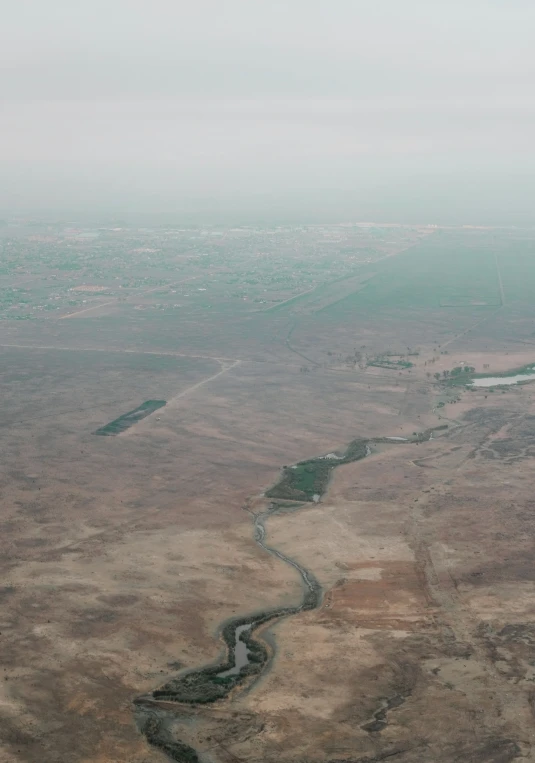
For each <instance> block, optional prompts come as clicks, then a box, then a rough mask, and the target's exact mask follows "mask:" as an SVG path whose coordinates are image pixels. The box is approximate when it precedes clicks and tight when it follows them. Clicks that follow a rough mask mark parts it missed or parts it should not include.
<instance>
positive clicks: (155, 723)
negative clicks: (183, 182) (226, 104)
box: [0, 220, 535, 763]
mask: <svg viewBox="0 0 535 763" xmlns="http://www.w3.org/2000/svg"><path fill="white" fill-rule="evenodd" d="M1 237H2V238H1V239H0V242H1V251H2V260H1V272H0V278H1V279H2V285H3V294H4V299H3V302H2V303H1V305H0V318H1V320H0V361H1V362H0V391H1V394H2V399H3V402H4V405H3V406H2V413H1V424H2V426H1V428H0V437H1V438H2V453H3V458H2V467H1V470H0V484H1V487H2V511H1V516H0V523H1V533H0V542H1V545H2V555H1V559H2V562H1V564H2V586H1V587H0V601H1V604H2V614H1V628H0V631H1V634H0V639H1V644H2V671H3V675H2V682H1V684H0V685H1V689H0V761H1V763H4V761H5V763H43V761H50V762H51V763H52V762H54V763H55V762H56V761H67V760H68V761H71V762H72V763H149V762H150V763H153V761H154V763H164V762H165V761H169V760H173V761H179V762H183V763H184V762H186V761H187V763H196V762H199V763H235V762H236V761H247V762H248V763H265V762H267V763H269V762H270V761H272V762H273V763H275V761H276V762H277V763H285V762H286V761H287V763H310V762H314V763H376V762H377V763H378V762H379V761H385V760H393V761H396V763H398V762H399V763H429V761H436V762H437V763H459V762H460V761H465V760H466V761H472V763H509V762H513V761H520V762H522V761H526V763H527V761H532V760H534V759H535V731H534V728H535V726H534V710H533V664H534V663H535V637H534V628H535V625H534V623H535V620H534V609H533V600H534V595H535V577H534V574H533V570H534V569H535V566H534V561H535V560H534V550H533V542H532V539H533V535H534V533H535V525H534V523H535V519H534V516H535V515H534V513H533V496H532V493H533V489H532V488H533V486H532V477H531V475H532V472H533V459H534V458H535V437H534V434H533V432H534V429H533V423H534V421H535V386H533V385H534V384H535V382H533V383H532V382H531V380H530V379H525V380H524V381H523V382H522V383H519V384H511V385H509V386H507V385H501V384H498V385H497V387H496V389H492V388H485V387H482V386H481V387H479V386H477V385H473V384H472V382H474V381H477V380H480V379H485V378H487V377H492V378H497V379H506V378H507V377H510V376H511V375H514V374H517V373H521V374H522V373H524V372H529V371H530V369H533V367H534V366H535V320H534V316H533V306H532V302H533V296H532V295H533V289H532V284H533V283H534V282H535V235H534V234H533V232H532V231H528V230H524V231H521V230H504V229H501V230H489V229H485V230H483V229H441V228H430V227H425V226H389V225H370V224H366V225H364V224H361V225H357V224H355V225H340V226H334V225H332V226H302V227H278V228H275V227H273V228H270V229H268V228H265V229H263V228H255V229H253V228H229V229H228V230H225V229H217V230H215V229H210V228H206V229H202V230H201V229H189V228H188V229H182V228H179V227H177V228H173V229H171V228H166V229H163V228H162V229H154V230H148V229H134V228H117V229H111V228H99V229H94V230H86V229H83V228H78V227H76V226H74V224H72V225H71V224H70V225H69V227H67V226H66V225H59V224H58V223H54V224H50V225H46V226H43V225H42V224H41V223H39V224H38V223H35V224H33V223H32V224H30V223H29V222H28V221H20V220H19V221H12V222H11V223H10V224H9V225H7V226H4V227H3V228H2V232H1ZM465 369H468V370H465ZM525 375H528V374H525ZM491 392H492V394H490V393H491ZM95 434H104V435H108V436H95ZM109 435H112V436H109Z"/></svg>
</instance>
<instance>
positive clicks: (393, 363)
mask: <svg viewBox="0 0 535 763" xmlns="http://www.w3.org/2000/svg"><path fill="white" fill-rule="evenodd" d="M417 354H418V353H417V352H416V353H414V352H413V353H411V355H417ZM367 365H368V366H373V367H375V368H390V369H395V370H396V371H399V369H400V368H412V367H413V366H414V363H411V361H410V360H403V359H401V358H400V359H399V360H392V359H391V358H389V357H387V356H384V355H382V356H379V357H377V358H373V360H369V361H368V363H367Z"/></svg>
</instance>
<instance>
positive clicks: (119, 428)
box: [93, 400, 166, 437]
mask: <svg viewBox="0 0 535 763" xmlns="http://www.w3.org/2000/svg"><path fill="white" fill-rule="evenodd" d="M165 403H166V401H165V400H146V401H145V402H144V403H142V404H141V405H140V406H138V407H137V408H135V409H134V410H133V411H129V412H128V413H124V414H123V415H122V416H119V418H118V419H114V421H110V423H109V424H106V425H105V426H103V427H100V429H97V430H96V431H95V432H93V434H98V435H104V436H105V437H113V436H114V435H118V434H121V432H124V431H126V430H127V429H129V428H130V427H131V426H133V425H134V424H136V423H137V422H138V421H141V419H144V418H145V417H146V416H150V414H151V413H154V411H157V410H158V408H162V407H163V406H164V405H165Z"/></svg>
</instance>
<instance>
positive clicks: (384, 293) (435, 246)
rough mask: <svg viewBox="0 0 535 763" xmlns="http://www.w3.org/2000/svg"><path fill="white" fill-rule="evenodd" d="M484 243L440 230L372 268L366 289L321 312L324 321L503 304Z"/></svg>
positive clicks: (492, 259) (494, 270)
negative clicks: (417, 309)
mask: <svg viewBox="0 0 535 763" xmlns="http://www.w3.org/2000/svg"><path fill="white" fill-rule="evenodd" d="M488 244H489V242H488V241H487V240H486V239H471V238H470V237H469V236H468V235H467V234H460V233H449V232H448V233H446V232H438V233H436V234H434V235H433V236H431V237H429V238H426V239H424V240H423V241H421V242H420V243H418V244H416V245H415V246H413V247H412V248H411V249H409V250H407V251H406V252H404V253H403V254H401V255H398V256H397V257H392V258H389V259H388V260H384V261H383V262H381V263H378V264H377V265H376V273H375V275H374V276H373V278H371V279H370V280H369V281H368V282H367V283H366V285H365V286H364V287H363V288H362V289H360V290H359V291H356V292H355V293H353V294H350V295H349V296H347V297H346V298H345V299H343V300H340V301H339V302H337V303H336V304H333V305H328V306H327V307H325V308H324V309H323V310H321V311H319V312H321V313H323V314H324V315H325V317H326V318H327V317H333V318H335V317H336V318H337V319H340V318H346V317H348V314H351V313H355V312H357V313H362V314H366V315H367V316H370V315H376V314H377V313H378V312H383V313H384V312H387V313H388V312H389V311H396V310H399V309H400V308H405V309H406V308H409V309H412V308H439V309H440V308H447V309H449V310H451V309H459V308H462V309H466V308H477V309H478V310H479V311H483V310H485V309H487V310H488V309H490V308H496V307H499V306H500V305H501V295H500V288H499V281H498V275H497V270H496V260H495V257H494V252H493V251H492V249H491V247H489V245H488Z"/></svg>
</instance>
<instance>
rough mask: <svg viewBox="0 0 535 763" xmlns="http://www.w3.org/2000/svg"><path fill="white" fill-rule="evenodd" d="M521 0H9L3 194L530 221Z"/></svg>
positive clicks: (316, 215) (1, 51)
mask: <svg viewBox="0 0 535 763" xmlns="http://www.w3.org/2000/svg"><path fill="white" fill-rule="evenodd" d="M534 26H535V9H534V6H533V3H531V2H528V1H527V0H526V1H524V0H510V1H509V2H501V1H494V2H489V0H472V2H470V3H465V2H461V1H460V0H453V1H452V2H448V3H440V4H439V3H429V2H425V1H424V0H407V2H403V3H400V2H397V1H396V0H385V2H381V3H376V2H371V0H368V1H362V0H358V1H356V2H355V0H335V1H334V2H332V3H329V4H326V3H325V2H320V1H319V0H312V1H310V0H308V1H305V0H292V2H278V1H275V2H269V3H267V2H266V3H255V2H249V1H248V0H228V2H225V3H224V6H222V5H221V3H220V2H215V0H212V1H209V0H201V1H200V2H197V3H183V2H172V1H171V0H156V1H155V2H153V3H151V4H150V5H148V4H147V3H146V2H141V1H140V0H128V1H127V0H114V1H113V2H111V3H104V2H102V0H95V2H92V3H88V2H77V3H72V2H67V0H47V1H46V2H38V1H37V0H17V1H16V2H15V1H14V0H8V1H7V2H6V3H4V9H3V14H2V25H1V28H0V67H1V68H0V77H1V80H0V87H1V90H0V96H1V99H2V115H1V120H0V163H1V164H0V169H1V172H0V210H1V209H2V208H5V209H7V210H8V211H11V212H13V211H18V212H28V211H30V212H31V211H33V212H35V211H38V210H40V211H41V212H52V213H54V214H56V215H58V214H61V215H63V214H67V215H71V216H72V215H75V216H77V217H80V215H81V214H85V215H88V216H93V218H94V217H95V215H96V216H99V219H102V217H105V218H108V216H110V215H111V216H117V215H120V216H123V217H124V216H126V218H127V219H128V220H129V221H130V222H132V223H134V224H135V223H136V222H137V221H138V220H137V219H134V218H135V215H141V214H143V215H145V216H148V215H149V214H150V215H151V216H152V218H153V219H155V217H154V216H155V215H158V216H159V219H160V220H162V218H163V219H164V220H165V222H177V218H178V221H180V220H182V221H183V220H184V218H185V217H186V218H187V219H190V220H194V221H195V222H210V221H214V220H216V221H217V222H218V223H219V224H222V223H228V222H232V223H244V222H249V223H250V222H262V223H263V224H271V223H273V222H303V221H306V222H309V223H310V222H315V221H317V220H318V219H321V220H322V221H330V222H338V221H340V220H354V219H360V220H363V219H375V220H391V221H397V222H412V223H421V222H427V223H429V222H431V223H432V222H436V223H442V224H452V223H453V224H462V223H480V224H487V225H488V224H497V225H498V224H506V225H510V224H533V223H534V217H533V205H532V204H531V203H530V201H529V199H530V198H533V196H534V195H535V193H534V191H535V185H534V181H533V177H534V169H535V154H534V147H533V140H532V135H533V133H534V130H535V124H534V99H533V92H534V91H535V81H534V77H535V67H534V62H533V45H532V31H533V28H534Z"/></svg>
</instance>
